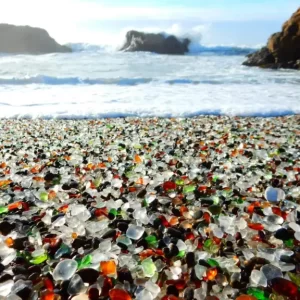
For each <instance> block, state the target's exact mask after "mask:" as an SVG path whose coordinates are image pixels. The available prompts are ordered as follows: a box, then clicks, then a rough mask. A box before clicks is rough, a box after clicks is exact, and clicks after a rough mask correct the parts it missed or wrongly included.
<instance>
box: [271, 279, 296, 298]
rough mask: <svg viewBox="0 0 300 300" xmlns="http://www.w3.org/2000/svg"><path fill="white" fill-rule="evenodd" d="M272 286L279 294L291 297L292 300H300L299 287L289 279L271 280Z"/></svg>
mask: <svg viewBox="0 0 300 300" xmlns="http://www.w3.org/2000/svg"><path fill="white" fill-rule="evenodd" d="M270 286H271V288H272V289H273V290H274V291H275V292H276V293H277V294H279V295H282V296H286V297H289V299H290V300H298V299H300V293H299V291H298V287H297V285H296V284H295V283H293V282H291V281H289V280H287V279H284V278H274V279H272V280H271V283H270Z"/></svg>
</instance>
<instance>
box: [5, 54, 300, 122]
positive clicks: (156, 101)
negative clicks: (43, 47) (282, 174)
mask: <svg viewBox="0 0 300 300" xmlns="http://www.w3.org/2000/svg"><path fill="white" fill-rule="evenodd" d="M243 60H244V57H243V56H241V55H239V56H236V55H223V54H220V53H219V52H203V53H201V54H200V55H197V56H193V55H188V56H163V55H155V54H149V53H119V52H113V53H107V52H97V51H96V52H95V51H83V52H77V53H73V54H51V55H43V56H25V55H17V56H2V57H0V117H1V118H20V117H29V118H36V117H43V118H96V117H119V116H123V117H124V116H142V117H146V116H167V117H170V116H195V115H199V114H218V115H243V116H275V115H286V114H299V113H300V100H299V94H300V84H299V83H300V77H299V76H300V75H299V72H297V71H288V70H280V71H276V70H262V69H258V68H248V67H244V66H242V65H241V63H242V62H243Z"/></svg>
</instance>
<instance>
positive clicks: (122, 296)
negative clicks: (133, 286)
mask: <svg viewBox="0 0 300 300" xmlns="http://www.w3.org/2000/svg"><path fill="white" fill-rule="evenodd" d="M109 297H110V299H111V300H131V299H132V298H131V296H130V295H129V294H128V293H127V292H126V291H124V290H121V289H113V290H110V291H109Z"/></svg>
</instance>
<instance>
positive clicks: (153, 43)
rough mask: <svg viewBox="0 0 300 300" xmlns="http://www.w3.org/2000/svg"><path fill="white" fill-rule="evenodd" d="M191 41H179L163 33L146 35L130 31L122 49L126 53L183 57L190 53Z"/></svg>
mask: <svg viewBox="0 0 300 300" xmlns="http://www.w3.org/2000/svg"><path fill="white" fill-rule="evenodd" d="M190 42H191V41H190V40H189V39H182V40H181V39H178V38H177V37H175V36H174V35H169V36H167V35H164V34H162V33H144V32H139V31H135V30H131V31H128V32H127V34H126V42H125V44H124V46H123V47H122V48H121V49H120V50H121V51H126V52H136V51H145V52H154V53H158V54H173V55H183V54H185V53H187V52H188V51H189V49H188V46H189V44H190Z"/></svg>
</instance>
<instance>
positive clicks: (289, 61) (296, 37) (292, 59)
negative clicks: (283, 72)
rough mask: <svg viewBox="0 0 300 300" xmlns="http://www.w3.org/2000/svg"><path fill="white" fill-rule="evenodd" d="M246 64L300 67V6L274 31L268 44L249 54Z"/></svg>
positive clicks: (265, 66) (267, 66)
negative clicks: (279, 29) (280, 27)
mask: <svg viewBox="0 0 300 300" xmlns="http://www.w3.org/2000/svg"><path fill="white" fill-rule="evenodd" d="M243 64H244V65H246V66H259V67H263V68H275V69H277V68H288V69H300V8H299V9H298V10H297V11H296V12H295V13H294V14H293V15H292V17H291V18H290V19H289V20H288V21H287V22H285V23H284V24H283V26H282V31H281V32H277V33H274V34H273V35H272V36H271V37H270V38H269V40H268V43H267V46H266V47H264V48H262V49H261V50H258V51H257V52H255V53H253V54H250V55H248V60H247V61H245V62H244V63H243Z"/></svg>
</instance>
